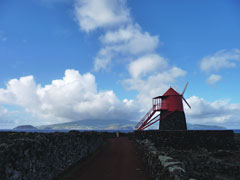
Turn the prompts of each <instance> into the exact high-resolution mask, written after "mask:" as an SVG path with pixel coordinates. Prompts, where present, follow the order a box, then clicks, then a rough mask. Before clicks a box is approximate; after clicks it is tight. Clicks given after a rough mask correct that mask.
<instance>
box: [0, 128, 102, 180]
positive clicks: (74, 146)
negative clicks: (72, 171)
mask: <svg viewBox="0 0 240 180" xmlns="http://www.w3.org/2000/svg"><path fill="white" fill-rule="evenodd" d="M102 143H103V137H102V135H101V134H100V133H96V132H84V133H80V132H69V133H14V132H1V133H0V179H1V180H2V179H3V180H8V179H9V180H19V179H24V180H33V179H34V180H38V179H39V180H42V179H44V180H48V179H49V180H50V179H53V178H55V177H57V176H58V175H59V174H60V173H62V172H63V171H64V170H65V169H66V168H68V167H70V166H71V165H73V164H75V163H76V162H78V161H80V160H82V159H84V158H86V157H87V156H88V155H89V154H91V153H93V152H94V151H95V150H96V149H97V148H98V147H99V146H100V145H101V144H102Z"/></svg>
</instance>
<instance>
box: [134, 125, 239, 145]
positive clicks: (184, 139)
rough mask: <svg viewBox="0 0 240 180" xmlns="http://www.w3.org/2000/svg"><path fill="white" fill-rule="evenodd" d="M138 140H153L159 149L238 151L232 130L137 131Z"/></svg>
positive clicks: (135, 133)
mask: <svg viewBox="0 0 240 180" xmlns="http://www.w3.org/2000/svg"><path fill="white" fill-rule="evenodd" d="M134 135H135V136H136V138H137V139H151V141H152V142H153V143H154V144H155V145H156V146H157V147H172V148H175V149H199V148H205V149H208V150H213V149H236V144H235V140H234V133H233V131H231V130H222V131H214V130H199V131H197V130H190V131H158V130H157V131H156V130H151V131H135V132H134Z"/></svg>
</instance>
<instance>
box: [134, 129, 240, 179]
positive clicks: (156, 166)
mask: <svg viewBox="0 0 240 180" xmlns="http://www.w3.org/2000/svg"><path fill="white" fill-rule="evenodd" d="M186 133H187V132H186V131H185V134H184V133H183V132H177V131H175V132H170V131H169V132H167V131H166V132H160V131H144V132H135V139H136V142H137V147H138V149H139V151H140V153H141V157H142V158H143V160H144V161H145V163H146V167H147V169H148V171H149V173H150V174H151V176H152V178H153V179H156V180H157V179H161V180H196V179H197V180H213V179H214V180H230V179H231V180H239V179H240V151H239V147H240V135H239V136H238V135H234V134H232V132H231V131H200V132H199V131H193V132H188V133H189V134H187V135H186ZM202 133H203V135H201V134H202ZM204 133H206V134H204ZM194 140H195V141H196V142H194ZM198 140H199V141H200V143H199V141H198ZM235 140H236V142H235ZM178 141H179V142H178ZM204 141H205V145H204ZM198 143H199V144H198ZM211 143H212V144H211Z"/></svg>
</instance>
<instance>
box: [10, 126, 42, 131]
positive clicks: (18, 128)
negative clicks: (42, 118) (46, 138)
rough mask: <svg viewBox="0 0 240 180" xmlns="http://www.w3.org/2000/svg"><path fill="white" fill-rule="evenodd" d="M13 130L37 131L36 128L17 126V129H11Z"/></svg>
mask: <svg viewBox="0 0 240 180" xmlns="http://www.w3.org/2000/svg"><path fill="white" fill-rule="evenodd" d="M13 129H14V130H37V128H36V127H34V126H32V125H22V126H17V127H15V128H13Z"/></svg>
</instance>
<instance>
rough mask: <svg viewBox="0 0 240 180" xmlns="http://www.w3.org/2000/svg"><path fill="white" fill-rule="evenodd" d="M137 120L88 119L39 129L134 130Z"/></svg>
mask: <svg viewBox="0 0 240 180" xmlns="http://www.w3.org/2000/svg"><path fill="white" fill-rule="evenodd" d="M135 124H136V122H134V121H128V120H120V119H111V120H102V119H91V120H89V119H86V120H81V121H74V122H68V123H61V124H52V125H44V126H39V127H38V128H39V129H84V130H133V129H134V126H135Z"/></svg>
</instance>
